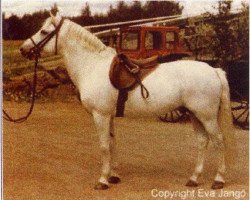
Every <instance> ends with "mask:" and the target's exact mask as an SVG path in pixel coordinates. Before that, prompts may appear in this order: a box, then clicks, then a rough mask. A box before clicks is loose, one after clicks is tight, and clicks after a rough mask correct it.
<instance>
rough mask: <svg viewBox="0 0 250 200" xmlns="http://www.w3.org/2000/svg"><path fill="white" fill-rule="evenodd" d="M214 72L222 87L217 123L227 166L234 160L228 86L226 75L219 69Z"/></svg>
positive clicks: (234, 142)
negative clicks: (222, 140)
mask: <svg viewBox="0 0 250 200" xmlns="http://www.w3.org/2000/svg"><path fill="white" fill-rule="evenodd" d="M215 70H216V73H217V75H218V77H219V78H220V82H221V86H222V91H221V98H220V109H219V114H218V122H219V125H220V129H221V132H222V134H223V138H224V145H225V160H226V162H227V163H228V164H233V163H234V161H235V160H234V159H235V158H236V141H235V135H234V127H233V120H232V112H231V103H230V92H229V85H228V81H227V78H226V73H225V72H224V71H223V70H222V69H220V68H217V69H215Z"/></svg>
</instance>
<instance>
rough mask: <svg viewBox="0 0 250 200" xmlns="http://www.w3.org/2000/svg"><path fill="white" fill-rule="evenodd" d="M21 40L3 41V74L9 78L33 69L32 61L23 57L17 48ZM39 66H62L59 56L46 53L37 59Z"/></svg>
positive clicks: (41, 68) (41, 67) (42, 67)
mask: <svg viewBox="0 0 250 200" xmlns="http://www.w3.org/2000/svg"><path fill="white" fill-rule="evenodd" d="M22 43H23V41H21V40H7V41H6V40H4V41H3V76H4V78H10V77H13V76H20V75H23V74H26V73H31V72H32V71H33V66H34V61H31V60H28V59H26V58H24V57H23V56H22V55H21V53H20V51H19V48H20V46H21V45H22ZM39 64H40V68H39V70H43V69H44V68H46V69H48V68H52V67H55V66H62V65H63V64H62V59H61V56H56V55H46V54H44V55H43V56H42V58H40V59H39Z"/></svg>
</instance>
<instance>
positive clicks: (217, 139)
mask: <svg viewBox="0 0 250 200" xmlns="http://www.w3.org/2000/svg"><path fill="white" fill-rule="evenodd" d="M203 125H204V127H205V129H206V131H207V132H208V134H209V137H210V139H211V140H212V142H213V145H214V147H215V149H216V151H217V153H218V163H219V165H218V170H217V174H216V176H215V179H214V183H213V185H212V189H221V188H223V186H224V183H225V180H224V178H223V176H224V174H225V171H226V165H225V145H224V140H223V135H222V133H221V132H220V128H219V125H218V121H217V119H211V120H207V121H204V122H203Z"/></svg>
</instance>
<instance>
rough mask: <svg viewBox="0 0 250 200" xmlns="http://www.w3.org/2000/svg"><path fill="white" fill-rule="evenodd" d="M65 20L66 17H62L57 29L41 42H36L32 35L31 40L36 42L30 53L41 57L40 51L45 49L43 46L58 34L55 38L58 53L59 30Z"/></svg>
mask: <svg viewBox="0 0 250 200" xmlns="http://www.w3.org/2000/svg"><path fill="white" fill-rule="evenodd" d="M63 22H64V18H62V19H61V21H60V23H59V25H58V26H55V30H53V31H52V32H50V33H49V34H48V35H47V36H46V37H45V38H44V39H43V40H41V41H40V42H38V43H36V42H35V41H34V40H33V38H32V37H30V40H31V41H32V43H33V44H34V47H32V48H31V49H30V52H29V53H30V54H33V55H35V56H38V57H40V53H41V51H42V49H43V47H44V46H45V45H46V44H47V43H48V42H49V41H50V40H51V39H52V38H53V37H54V36H56V40H55V55H57V52H58V50H57V44H58V32H59V31H60V29H61V27H62V24H63Z"/></svg>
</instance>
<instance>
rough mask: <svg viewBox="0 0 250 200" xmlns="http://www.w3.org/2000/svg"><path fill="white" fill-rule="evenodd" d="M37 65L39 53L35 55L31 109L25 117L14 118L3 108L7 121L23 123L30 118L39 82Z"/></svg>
mask: <svg viewBox="0 0 250 200" xmlns="http://www.w3.org/2000/svg"><path fill="white" fill-rule="evenodd" d="M37 66H38V55H36V57H35V67H34V75H33V87H32V97H31V105H30V108H29V111H28V112H27V114H26V115H25V116H23V117H20V118H18V119H14V118H12V117H11V116H10V115H9V114H8V113H7V112H6V111H5V110H4V109H3V118H4V119H5V120H7V121H10V122H15V123H21V122H24V121H26V120H27V119H28V117H29V116H30V115H31V113H32V111H33V108H34V105H35V100H36V98H35V97H36V83H37Z"/></svg>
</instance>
